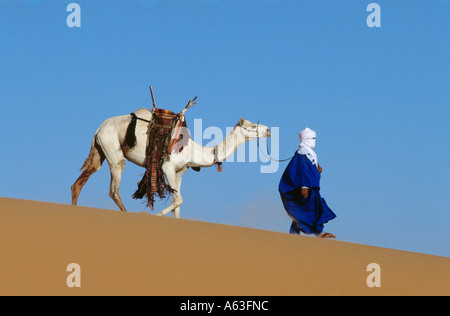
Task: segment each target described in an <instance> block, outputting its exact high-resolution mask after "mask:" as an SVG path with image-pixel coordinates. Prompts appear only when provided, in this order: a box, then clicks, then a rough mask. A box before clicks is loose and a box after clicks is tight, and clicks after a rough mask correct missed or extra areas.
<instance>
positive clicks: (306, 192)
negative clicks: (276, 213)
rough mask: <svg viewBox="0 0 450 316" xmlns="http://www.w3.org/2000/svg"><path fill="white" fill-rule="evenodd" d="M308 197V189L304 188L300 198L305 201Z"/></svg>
mask: <svg viewBox="0 0 450 316" xmlns="http://www.w3.org/2000/svg"><path fill="white" fill-rule="evenodd" d="M308 195H309V189H306V188H304V189H302V198H304V199H306V198H308Z"/></svg>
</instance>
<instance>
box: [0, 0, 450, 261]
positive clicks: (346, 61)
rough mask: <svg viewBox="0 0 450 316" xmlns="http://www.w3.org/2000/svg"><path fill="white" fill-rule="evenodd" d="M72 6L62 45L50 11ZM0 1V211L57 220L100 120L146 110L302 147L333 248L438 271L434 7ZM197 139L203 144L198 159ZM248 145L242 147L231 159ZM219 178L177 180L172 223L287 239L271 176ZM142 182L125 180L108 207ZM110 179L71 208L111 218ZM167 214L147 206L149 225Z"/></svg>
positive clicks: (440, 94) (440, 87) (191, 0)
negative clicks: (373, 19)
mask: <svg viewBox="0 0 450 316" xmlns="http://www.w3.org/2000/svg"><path fill="white" fill-rule="evenodd" d="M71 2H76V3H78V4H79V5H80V7H81V23H82V25H81V28H69V27H68V26H67V25H66V19H67V16H68V15H69V12H66V7H67V5H68V4H69V3H71ZM370 2H372V1H364V0H357V1H334V0H333V1H331V0H321V1H316V0H314V1H313V0H309V1H299V0H226V1H225V0H159V1H157V0H154V1H152V0H148V1H144V0H128V1H125V0H116V1H106V0H97V1H88V0H84V1H83V0H78V1H65V0H57V1H50V0H0V73H1V76H0V104H1V109H2V115H1V116H0V122H1V124H0V134H1V138H0V141H1V143H0V145H1V148H2V154H1V155H0V172H1V175H0V178H1V182H0V196H2V197H11V198H21V199H32V200H40V201H48V202H56V203H65V204H70V199H71V197H70V186H71V185H72V183H73V182H74V181H75V180H76V178H77V177H78V176H79V172H78V170H79V168H80V167H81V165H82V163H83V161H84V159H85V158H86V157H87V155H88V153H89V149H90V143H91V139H92V136H93V134H94V132H95V130H96V129H97V128H98V126H99V125H100V124H101V123H102V122H103V121H104V120H105V119H107V118H109V117H112V116H117V115H123V114H128V113H130V112H132V111H134V110H136V109H138V108H141V107H151V99H150V96H149V92H148V86H149V85H152V86H153V89H154V91H155V94H156V99H157V102H158V104H159V106H160V107H162V108H167V109H170V110H173V111H179V110H180V109H181V108H182V107H183V106H184V105H185V104H186V103H187V101H188V100H189V99H190V98H192V97H194V96H196V95H198V96H199V98H198V104H197V105H196V106H195V107H194V108H192V109H190V110H189V112H188V113H187V122H188V126H191V127H192V126H193V122H194V119H202V124H203V128H204V129H205V128H207V127H209V126H217V127H220V128H222V129H223V131H224V132H225V129H226V127H230V126H234V125H235V124H236V123H237V122H238V120H239V118H240V117H244V118H246V119H249V120H251V121H254V122H257V121H260V122H261V123H262V124H265V125H267V126H269V127H278V128H279V152H280V158H286V157H290V156H292V155H293V153H294V152H295V150H296V149H297V148H298V132H299V131H300V130H302V129H303V128H305V127H307V126H308V127H310V128H312V129H314V130H316V131H317V134H318V139H317V148H316V152H317V154H318V157H319V161H320V162H321V165H322V166H323V168H324V172H323V174H322V182H321V184H322V196H323V197H324V198H325V199H326V200H327V203H328V205H329V206H330V207H331V208H332V209H333V211H334V212H335V213H336V214H337V215H338V218H337V219H335V220H334V221H332V222H330V223H329V224H327V225H326V230H327V231H330V232H332V233H334V234H336V235H337V236H338V239H339V240H343V241H349V242H355V243H362V244H368V245H374V246H380V247H387V248H394V249H401V250H407V251H415V252H421V253H427V254H434V255H441V256H449V255H450V247H449V245H450V243H449V238H448V232H449V223H450V215H449V211H450V207H449V205H450V201H449V191H448V189H449V163H448V162H449V160H448V157H449V153H450V152H449V146H448V144H449V138H448V135H449V101H450V93H449V88H448V87H449V59H448V56H450V51H449V35H450V34H449V27H448V24H447V20H448V16H449V14H450V11H449V5H448V2H447V1H442V0H433V1H425V0H422V1H418V0H414V1H406V0H402V1H400V0H399V1H376V2H377V3H378V4H379V5H380V7H381V23H382V27H381V28H369V27H368V26H367V24H366V18H367V16H368V14H369V13H368V12H366V7H367V5H368V4H369V3H370ZM208 142H209V141H208V140H205V144H206V143H208ZM249 146H250V145H249V144H247V145H246V148H247V154H248V150H249ZM264 164H265V163H264V162H261V161H260V162H257V163H255V162H248V161H247V162H232V163H231V162H229V163H225V164H224V172H223V173H217V172H216V170H215V168H209V169H203V170H202V172H201V173H194V172H192V171H188V173H186V175H185V177H184V181H183V185H182V194H183V197H184V204H183V206H182V209H181V217H182V218H185V219H193V220H201V221H207V222H213V223H222V224H230V225H238V226H244V227H251V228H258V229H265V230H271V231H278V232H288V230H289V226H290V220H289V218H288V217H287V215H286V213H285V211H284V209H283V206H282V204H281V200H280V198H279V195H278V191H277V189H278V182H279V179H280V178H281V175H282V173H283V171H284V168H285V167H286V165H287V163H281V164H280V166H279V169H278V171H277V172H275V173H271V174H262V173H261V172H260V167H261V165H264ZM142 173H143V169H141V168H138V167H137V166H135V165H133V164H131V163H128V164H127V166H126V168H125V172H124V174H123V180H122V188H121V194H122V199H123V201H124V203H125V205H126V207H127V208H128V209H129V211H131V212H141V211H143V210H146V208H145V207H144V205H143V203H142V202H141V201H135V200H133V199H132V198H131V195H132V194H133V192H134V191H135V190H136V187H137V186H136V183H137V182H138V181H139V180H140V179H141V175H142ZM109 180H110V175H109V170H108V165H107V164H106V163H105V164H104V166H103V168H102V169H101V170H100V171H99V172H98V173H97V174H95V175H94V176H92V177H91V179H90V181H89V182H88V183H87V185H86V186H85V188H84V189H83V191H82V193H81V196H80V199H79V205H82V206H92V207H98V208H107V209H114V210H117V207H116V206H115V204H114V202H113V201H112V200H111V199H110V198H109V196H108V191H109ZM166 205H167V203H165V202H164V201H161V202H159V203H157V205H156V210H157V211H160V210H161V209H162V208H164V207H165V206H166Z"/></svg>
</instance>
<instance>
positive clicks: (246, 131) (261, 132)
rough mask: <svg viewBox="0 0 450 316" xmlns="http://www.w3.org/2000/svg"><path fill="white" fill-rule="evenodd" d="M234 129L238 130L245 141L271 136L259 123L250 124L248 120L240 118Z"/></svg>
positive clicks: (267, 129)
mask: <svg viewBox="0 0 450 316" xmlns="http://www.w3.org/2000/svg"><path fill="white" fill-rule="evenodd" d="M236 128H238V129H240V131H241V132H242V134H243V135H244V136H245V138H246V139H247V140H252V139H256V138H260V137H270V136H272V133H271V132H270V129H269V128H268V127H267V126H265V125H262V124H259V123H258V124H255V123H252V122H250V121H248V120H244V119H243V118H242V117H241V118H240V119H239V123H237V124H236Z"/></svg>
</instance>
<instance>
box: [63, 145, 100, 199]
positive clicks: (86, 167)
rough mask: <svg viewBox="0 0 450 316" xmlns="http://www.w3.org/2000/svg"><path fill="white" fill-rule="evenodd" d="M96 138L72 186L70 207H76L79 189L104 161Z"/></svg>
mask: <svg viewBox="0 0 450 316" xmlns="http://www.w3.org/2000/svg"><path fill="white" fill-rule="evenodd" d="M95 139H96V136H94V139H93V140H92V146H91V151H90V153H89V156H88V157H87V159H86V160H85V162H84V164H83V167H81V170H80V171H82V173H81V175H80V177H79V178H78V179H77V181H75V183H74V184H73V185H72V187H71V189H72V205H77V201H78V196H79V195H80V192H81V189H82V188H83V186H84V185H85V184H86V182H87V181H88V180H89V177H90V176H91V175H92V174H94V173H95V172H97V171H98V170H99V169H100V168H101V166H102V164H103V161H105V154H104V153H103V151H102V149H101V147H100V146H99V145H98V144H97V142H96V140H95Z"/></svg>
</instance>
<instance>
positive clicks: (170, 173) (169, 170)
mask: <svg viewBox="0 0 450 316" xmlns="http://www.w3.org/2000/svg"><path fill="white" fill-rule="evenodd" d="M162 169H163V172H164V175H165V176H166V179H167V183H168V184H169V185H170V187H171V188H172V189H175V190H176V191H175V192H173V193H172V204H170V206H169V207H167V208H166V209H164V210H162V211H161V212H160V213H159V214H156V215H157V216H164V215H166V214H167V213H169V212H172V211H174V210H175V209H176V208H177V207H180V205H181V204H182V203H183V199H182V198H181V194H180V192H179V190H177V188H178V186H177V173H176V171H175V168H174V167H173V166H172V165H171V163H170V161H168V162H165V163H164V164H163V166H162Z"/></svg>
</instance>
